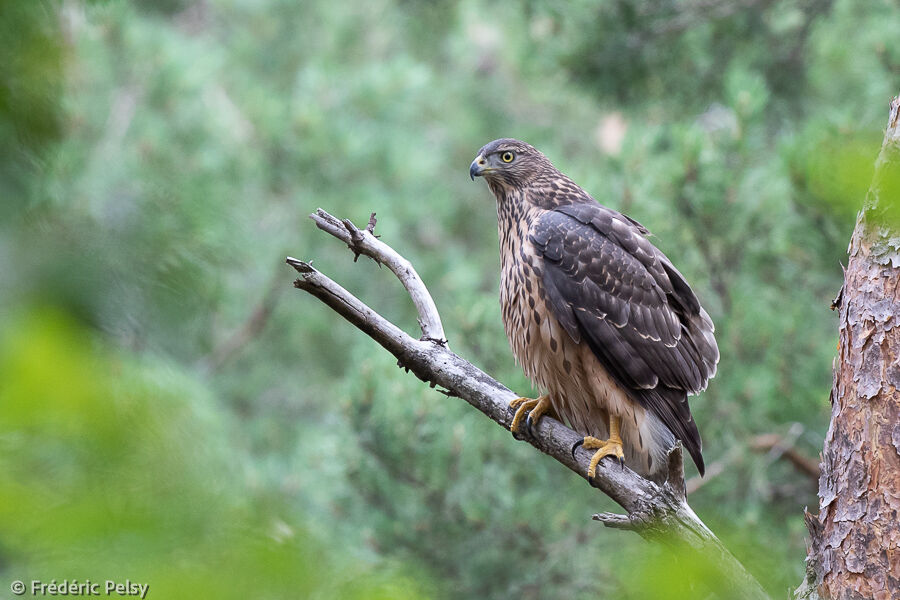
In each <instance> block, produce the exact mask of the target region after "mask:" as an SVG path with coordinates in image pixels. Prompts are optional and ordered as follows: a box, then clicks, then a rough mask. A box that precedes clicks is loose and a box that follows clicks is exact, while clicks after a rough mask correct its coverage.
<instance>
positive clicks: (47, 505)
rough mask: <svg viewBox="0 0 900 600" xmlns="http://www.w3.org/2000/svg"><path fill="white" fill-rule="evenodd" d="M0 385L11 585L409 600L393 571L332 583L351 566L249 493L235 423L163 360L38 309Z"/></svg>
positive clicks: (271, 499) (26, 321) (8, 343)
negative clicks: (114, 347)
mask: <svg viewBox="0 0 900 600" xmlns="http://www.w3.org/2000/svg"><path fill="white" fill-rule="evenodd" d="M0 377H2V378H3V381H4V386H3V388H2V390H0V408H2V410H3V415H4V419H3V423H2V426H0V441H2V449H3V452H2V454H0V463H2V464H0V466H2V469H0V472H2V475H0V532H2V536H3V555H4V570H5V572H6V574H7V575H10V576H11V577H10V579H12V578H13V576H14V577H15V578H16V579H21V580H25V581H31V580H32V579H38V580H43V581H47V582H49V581H50V580H51V579H57V580H62V579H64V578H68V579H70V580H71V579H77V580H79V581H85V580H86V579H91V580H94V581H104V580H105V579H107V578H110V577H111V576H119V577H120V578H121V579H123V580H124V578H125V576H126V575H127V577H128V578H129V579H130V580H131V581H135V582H144V583H149V584H150V593H152V594H153V596H156V597H160V598H197V597H208V596H212V597H216V598H248V597H254V598H296V597H298V596H299V597H313V596H315V595H317V594H318V595H320V597H347V598H350V597H352V598H372V599H379V598H407V597H408V598H419V597H421V590H417V589H416V586H414V585H412V584H411V583H410V581H409V580H407V579H404V578H402V577H401V576H400V575H398V574H393V575H385V574H378V573H375V572H368V573H366V572H365V571H363V573H361V576H358V577H356V578H340V577H338V576H337V574H338V573H341V572H343V571H344V570H345V569H346V568H347V565H345V564H341V563H333V564H329V563H328V562H327V561H325V560H323V559H322V558H321V556H320V555H319V554H318V553H319V552H320V548H321V547H322V546H323V544H322V542H319V541H315V540H314V539H313V538H312V537H310V536H309V535H308V534H307V533H306V532H305V531H304V529H303V528H302V526H300V527H298V526H297V525H296V524H293V521H294V519H292V518H291V517H290V516H288V515H289V513H290V508H289V507H288V506H286V505H285V504H284V502H283V501H282V500H281V499H280V498H279V497H277V496H275V495H272V494H270V493H268V492H267V491H265V490H255V491H254V490H252V489H248V488H247V486H246V484H245V483H244V482H243V479H244V478H243V477H242V473H241V471H242V468H243V466H244V464H245V463H246V461H247V459H246V455H245V453H244V452H243V451H242V450H241V445H240V444H238V445H236V444H234V441H235V440H236V439H238V440H239V439H240V436H239V435H237V428H236V424H235V423H234V422H233V420H232V419H231V417H230V416H228V415H227V414H224V413H222V411H221V410H217V408H216V406H215V404H214V403H213V402H212V401H211V400H212V398H211V397H210V396H209V394H208V393H207V392H206V390H204V389H203V387H202V386H200V385H198V384H197V382H196V381H194V380H192V379H191V378H190V377H186V376H185V374H184V373H181V372H179V370H178V369H177V368H173V366H172V365H170V364H156V363H155V361H152V360H142V361H134V360H133V359H131V358H129V357H122V356H117V355H116V353H115V352H112V353H111V352H110V351H109V349H108V348H106V347H105V345H104V344H103V343H102V342H101V341H99V340H96V339H94V337H93V336H91V335H89V334H87V333H86V332H85V331H83V330H82V329H81V328H79V327H77V326H74V325H73V324H72V323H71V322H70V321H69V320H67V319H65V318H64V317H62V316H61V315H60V314H59V313H56V312H53V311H40V312H34V313H30V314H26V315H19V318H18V319H16V323H15V324H10V323H7V324H6V327H5V328H4V330H3V331H2V338H0ZM229 441H230V443H229ZM357 573H359V571H357Z"/></svg>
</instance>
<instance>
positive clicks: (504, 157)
mask: <svg viewBox="0 0 900 600" xmlns="http://www.w3.org/2000/svg"><path fill="white" fill-rule="evenodd" d="M514 158H515V155H514V154H513V153H512V152H510V151H509V150H507V151H506V152H504V153H503V154H501V155H500V160H502V161H503V162H505V163H511V162H512V161H513V159H514Z"/></svg>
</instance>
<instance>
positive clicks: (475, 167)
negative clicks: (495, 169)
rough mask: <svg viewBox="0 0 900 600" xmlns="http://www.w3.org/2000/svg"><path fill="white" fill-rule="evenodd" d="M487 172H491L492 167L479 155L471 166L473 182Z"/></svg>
mask: <svg viewBox="0 0 900 600" xmlns="http://www.w3.org/2000/svg"><path fill="white" fill-rule="evenodd" d="M485 171H490V167H488V166H487V160H485V158H484V157H483V156H482V155H480V154H479V155H478V156H476V157H475V160H473V161H472V164H471V165H469V177H471V178H472V181H475V178H476V177H481V176H482V175H483V174H484V172H485Z"/></svg>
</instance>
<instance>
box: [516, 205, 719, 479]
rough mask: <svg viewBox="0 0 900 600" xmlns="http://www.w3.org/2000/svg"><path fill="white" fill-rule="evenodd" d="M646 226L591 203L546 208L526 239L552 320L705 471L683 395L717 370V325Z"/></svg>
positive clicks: (704, 382)
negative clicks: (537, 259)
mask: <svg viewBox="0 0 900 600" xmlns="http://www.w3.org/2000/svg"><path fill="white" fill-rule="evenodd" d="M646 231H647V230H646V229H644V228H643V227H642V226H640V225H639V224H638V223H637V222H635V221H632V220H631V219H629V218H627V217H625V216H624V215H621V214H619V213H617V212H616V211H614V210H611V209H608V208H606V207H603V206H601V205H599V204H596V203H594V202H590V203H578V204H572V205H568V206H562V207H559V208H557V209H555V210H552V211H549V212H547V213H545V214H544V215H542V216H541V217H540V218H539V219H538V220H537V221H536V222H535V223H534V225H533V226H532V229H531V233H530V239H531V241H532V243H533V244H534V245H535V246H536V248H537V250H538V252H539V253H540V254H541V255H542V256H543V258H544V273H543V282H544V287H545V290H546V293H547V297H548V300H549V303H550V306H551V307H552V310H553V312H554V316H556V318H557V319H558V320H559V321H560V323H561V324H562V325H563V327H564V328H565V329H566V331H567V332H568V334H569V335H570V336H572V338H573V339H574V340H575V341H580V340H581V339H584V340H585V341H586V342H587V343H588V345H589V346H590V348H591V350H592V351H593V353H594V355H595V356H596V357H597V359H598V360H600V362H601V364H602V365H603V366H604V367H605V368H606V369H607V371H609V373H610V374H611V375H612V376H613V377H614V378H615V380H616V381H617V382H618V383H619V384H620V385H621V386H622V387H623V388H625V389H626V390H628V391H629V392H630V394H631V396H632V397H633V398H634V399H635V400H636V401H637V402H639V403H640V404H641V405H642V406H644V407H646V408H648V409H649V410H651V411H652V412H653V413H654V414H656V415H657V416H658V417H659V418H660V419H661V420H662V421H663V423H665V424H666V426H667V427H668V428H669V429H670V430H671V431H672V433H673V434H674V435H675V437H677V438H678V439H680V440H681V441H682V442H683V443H684V445H685V447H686V448H687V449H688V451H689V452H690V454H691V457H693V459H694V462H695V463H696V464H697V468H698V469H699V470H700V473H701V474H702V473H703V470H704V467H703V457H702V455H701V441H700V433H699V431H698V430H697V425H696V424H695V423H694V420H693V418H692V416H691V411H690V407H689V406H688V401H687V395H688V393H693V392H698V391H700V390H702V389H704V388H705V387H706V384H707V382H708V381H709V379H710V378H711V377H712V376H713V375H714V374H715V371H716V364H717V362H718V360H719V350H718V347H717V346H716V340H715V337H714V336H713V330H714V328H713V324H712V321H711V320H710V318H709V315H707V314H706V311H704V310H703V308H702V307H701V306H700V303H699V301H698V300H697V297H696V296H695V295H694V293H693V291H691V288H690V287H689V286H688V284H687V282H685V280H684V277H682V275H681V273H679V272H678V270H677V269H675V267H674V266H672V263H671V262H670V261H669V259H668V258H666V256H665V255H664V254H663V253H662V252H660V251H659V250H658V249H657V248H656V247H655V246H653V244H651V243H650V242H649V241H648V240H647V239H646V238H645V237H644V234H645V233H646Z"/></svg>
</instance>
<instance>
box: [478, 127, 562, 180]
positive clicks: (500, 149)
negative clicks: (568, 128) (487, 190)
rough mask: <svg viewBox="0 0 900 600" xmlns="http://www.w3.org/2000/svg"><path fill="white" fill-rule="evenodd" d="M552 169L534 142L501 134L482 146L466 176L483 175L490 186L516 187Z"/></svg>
mask: <svg viewBox="0 0 900 600" xmlns="http://www.w3.org/2000/svg"><path fill="white" fill-rule="evenodd" d="M548 167H549V169H550V170H555V169H553V165H552V164H550V161H549V160H547V157H546V156H544V155H543V154H541V153H540V152H538V150H537V149H535V148H534V146H532V145H530V144H526V143H525V142H520V141H519V140H514V139H512V138H502V139H499V140H494V141H493V142H491V143H489V144H487V145H486V146H484V147H483V148H482V149H481V150H479V151H478V156H476V157H475V160H473V161H472V164H471V165H470V166H469V176H470V177H471V178H472V180H473V181H474V180H475V178H476V177H484V178H485V179H486V180H487V182H488V183H489V184H491V186H492V187H493V186H495V185H499V186H501V187H511V188H519V187H523V186H524V185H526V184H527V183H528V182H529V181H531V180H532V179H534V177H535V176H537V175H538V174H541V173H546V172H547V170H548Z"/></svg>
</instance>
